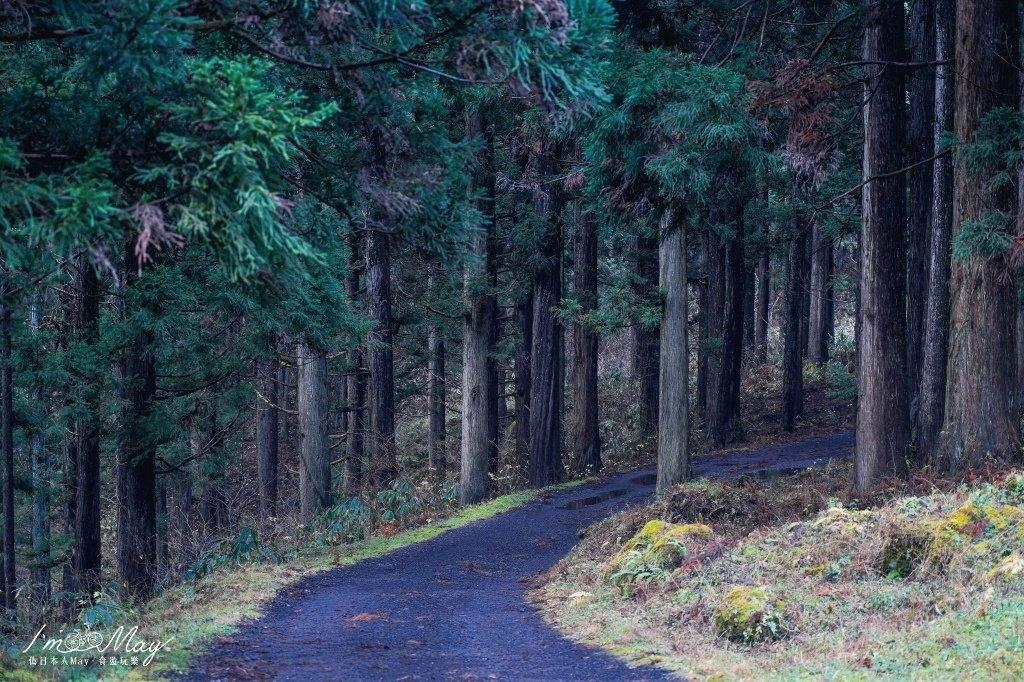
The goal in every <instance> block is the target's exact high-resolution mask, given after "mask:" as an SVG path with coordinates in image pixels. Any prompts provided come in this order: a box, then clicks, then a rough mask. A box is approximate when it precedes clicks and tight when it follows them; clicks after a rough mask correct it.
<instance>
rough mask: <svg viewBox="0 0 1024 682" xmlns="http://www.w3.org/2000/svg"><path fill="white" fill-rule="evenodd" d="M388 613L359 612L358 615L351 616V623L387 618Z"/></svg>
mask: <svg viewBox="0 0 1024 682" xmlns="http://www.w3.org/2000/svg"><path fill="white" fill-rule="evenodd" d="M387 618H388V614H386V613H370V612H368V611H367V612H364V613H357V614H356V615H354V616H352V617H351V618H349V619H348V620H349V622H350V623H367V622H369V621H371V620H387Z"/></svg>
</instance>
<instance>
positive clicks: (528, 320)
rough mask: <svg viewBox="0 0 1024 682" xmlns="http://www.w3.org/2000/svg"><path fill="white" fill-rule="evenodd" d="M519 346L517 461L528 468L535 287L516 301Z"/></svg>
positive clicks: (516, 364) (517, 361)
mask: <svg viewBox="0 0 1024 682" xmlns="http://www.w3.org/2000/svg"><path fill="white" fill-rule="evenodd" d="M516 317H517V318H518V321H519V335H520V339H519V346H518V348H517V349H516V360H515V369H516V372H515V375H516V376H515V382H516V383H515V391H516V405H515V408H516V432H515V440H516V443H515V448H516V462H518V463H519V464H520V466H522V468H523V470H526V469H527V468H528V466H529V461H530V351H531V347H532V346H533V287H532V285H531V287H530V290H529V291H528V292H527V294H526V295H525V296H524V297H523V298H522V300H521V301H519V302H517V303H516Z"/></svg>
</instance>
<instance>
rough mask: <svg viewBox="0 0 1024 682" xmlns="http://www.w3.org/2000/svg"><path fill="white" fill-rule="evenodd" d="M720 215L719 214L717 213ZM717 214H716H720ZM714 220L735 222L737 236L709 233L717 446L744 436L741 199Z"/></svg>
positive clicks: (711, 433)
mask: <svg viewBox="0 0 1024 682" xmlns="http://www.w3.org/2000/svg"><path fill="white" fill-rule="evenodd" d="M715 213H717V214H718V215H717V216H715V215H714V214H715ZM716 218H717V219H716ZM712 222H714V223H722V224H728V225H732V226H734V227H735V228H736V233H735V235H734V236H733V237H732V238H731V239H728V240H724V239H722V238H720V237H719V236H717V235H716V234H711V235H710V236H709V242H708V247H709V248H708V251H707V253H708V260H707V270H706V272H707V279H708V295H707V304H708V351H707V356H708V377H707V415H706V417H705V419H706V422H707V432H708V437H709V439H710V441H711V444H712V446H713V447H722V446H723V445H728V444H730V443H732V442H734V441H736V440H737V439H739V438H741V437H742V434H741V433H740V432H739V423H738V420H739V382H740V370H741V362H742V358H743V289H744V286H743V275H744V270H745V269H744V264H743V221H742V204H736V205H730V206H725V207H723V209H722V211H721V212H719V211H713V215H712Z"/></svg>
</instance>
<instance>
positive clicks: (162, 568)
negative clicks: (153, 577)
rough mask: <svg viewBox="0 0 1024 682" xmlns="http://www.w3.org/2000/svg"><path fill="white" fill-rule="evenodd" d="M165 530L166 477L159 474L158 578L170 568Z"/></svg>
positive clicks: (157, 524) (157, 518) (163, 575)
mask: <svg viewBox="0 0 1024 682" xmlns="http://www.w3.org/2000/svg"><path fill="white" fill-rule="evenodd" d="M167 530H168V529H167V478H166V476H162V475H161V476H157V479H156V574H157V576H158V577H160V578H164V577H166V576H167V575H168V574H169V572H170V568H171V567H170V556H171V553H170V544H169V541H168V537H167Z"/></svg>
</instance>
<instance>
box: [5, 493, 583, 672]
mask: <svg viewBox="0 0 1024 682" xmlns="http://www.w3.org/2000/svg"><path fill="white" fill-rule="evenodd" d="M585 482H586V480H576V481H570V482H568V483H563V484H560V485H557V486H552V487H549V488H544V489H542V490H532V491H522V492H516V493H511V494H508V495H503V496H501V497H497V498H494V499H492V500H489V501H487V502H482V503H480V504H476V505H472V506H468V507H464V508H461V509H459V510H458V511H456V512H455V513H454V514H452V515H451V516H449V517H447V518H444V519H440V520H437V521H435V522H432V523H428V524H424V525H420V526H417V527H414V528H410V529H408V530H405V531H403V532H400V533H397V534H395V535H393V536H391V537H373V538H368V539H366V540H362V541H359V542H354V543H351V544H341V545H334V546H331V547H327V548H318V547H314V546H310V547H308V548H304V549H301V550H299V551H297V552H295V553H294V554H293V555H291V556H289V557H288V558H287V560H286V561H282V562H257V563H244V564H240V565H235V566H231V567H224V568H221V569H218V570H215V571H214V572H212V573H210V574H209V575H206V576H205V577H203V578H200V579H198V580H195V581H186V582H182V583H180V584H177V585H174V586H172V587H170V588H168V589H166V590H165V591H163V592H162V593H161V594H160V595H159V596H157V597H156V598H154V599H153V600H151V601H150V602H148V603H146V604H145V605H143V606H142V607H141V608H138V609H131V610H126V611H125V612H123V613H122V614H120V615H119V616H118V618H117V620H116V622H115V623H113V625H112V626H107V627H108V628H109V627H113V628H116V627H117V626H119V625H125V626H126V627H131V626H134V625H138V627H139V633H140V636H144V637H145V638H146V639H147V640H150V641H152V640H160V641H163V640H167V639H168V638H173V639H172V640H171V643H170V645H169V646H168V647H167V648H166V649H164V650H163V651H161V652H160V654H159V656H157V657H156V658H155V659H154V660H153V662H152V663H151V664H150V665H149V666H148V667H144V668H142V667H128V666H125V667H120V666H104V667H103V668H91V669H88V670H82V669H74V668H61V669H51V668H26V667H21V668H18V667H15V668H14V669H12V670H7V671H0V677H2V678H3V679H8V680H26V681H27V680H42V679H52V678H56V677H60V678H62V679H80V680H89V679H97V678H100V677H102V678H103V679H126V680H143V679H153V678H157V677H162V676H167V675H171V674H174V673H176V672H180V671H183V670H186V669H187V668H188V666H189V663H190V661H191V660H192V658H193V657H194V656H195V655H196V654H197V653H200V652H201V651H202V650H203V648H204V647H205V646H207V645H208V644H209V643H211V642H212V641H213V640H215V639H217V638H219V637H223V636H225V635H228V634H231V633H232V632H234V631H235V630H236V629H237V627H238V625H239V624H240V623H241V622H242V621H244V620H247V619H251V618H257V617H259V615H260V614H261V613H262V611H263V609H264V608H265V607H266V606H267V604H269V602H270V601H271V600H272V599H273V598H274V597H275V596H277V595H278V594H279V593H280V592H281V591H283V590H284V589H286V588H288V587H290V586H292V585H294V584H295V583H296V582H298V581H299V580H301V579H302V578H305V577H308V576H311V575H314V574H316V573H320V572H322V571H326V570H330V569H332V568H336V567H339V566H347V565H350V564H354V563H356V562H358V561H362V560H364V559H371V558H374V557H379V556H381V555H384V554H387V553H389V552H393V551H395V550H398V549H401V548H403V547H407V546H409V545H413V544H416V543H419V542H425V541H427V540H431V539H433V538H435V537H437V536H439V535H441V534H443V533H446V532H448V531H451V530H454V529H456V528H461V527H463V526H466V525H468V524H470V523H474V522H476V521H481V520H483V519H487V518H490V517H493V516H496V515H498V514H501V513H504V512H507V511H509V510H511V509H515V508H517V507H520V506H522V505H525V504H528V503H530V502H532V501H534V500H536V499H538V498H542V497H543V496H545V495H548V494H551V493H553V492H556V491H559V490H564V489H568V488H572V487H576V486H579V485H582V484H583V483H585ZM105 629H106V628H105ZM26 656H27V654H26V655H22V656H19V658H18V659H17V660H15V666H18V665H19V664H20V665H21V666H24V665H26V664H27V663H26V660H25V658H26Z"/></svg>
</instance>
